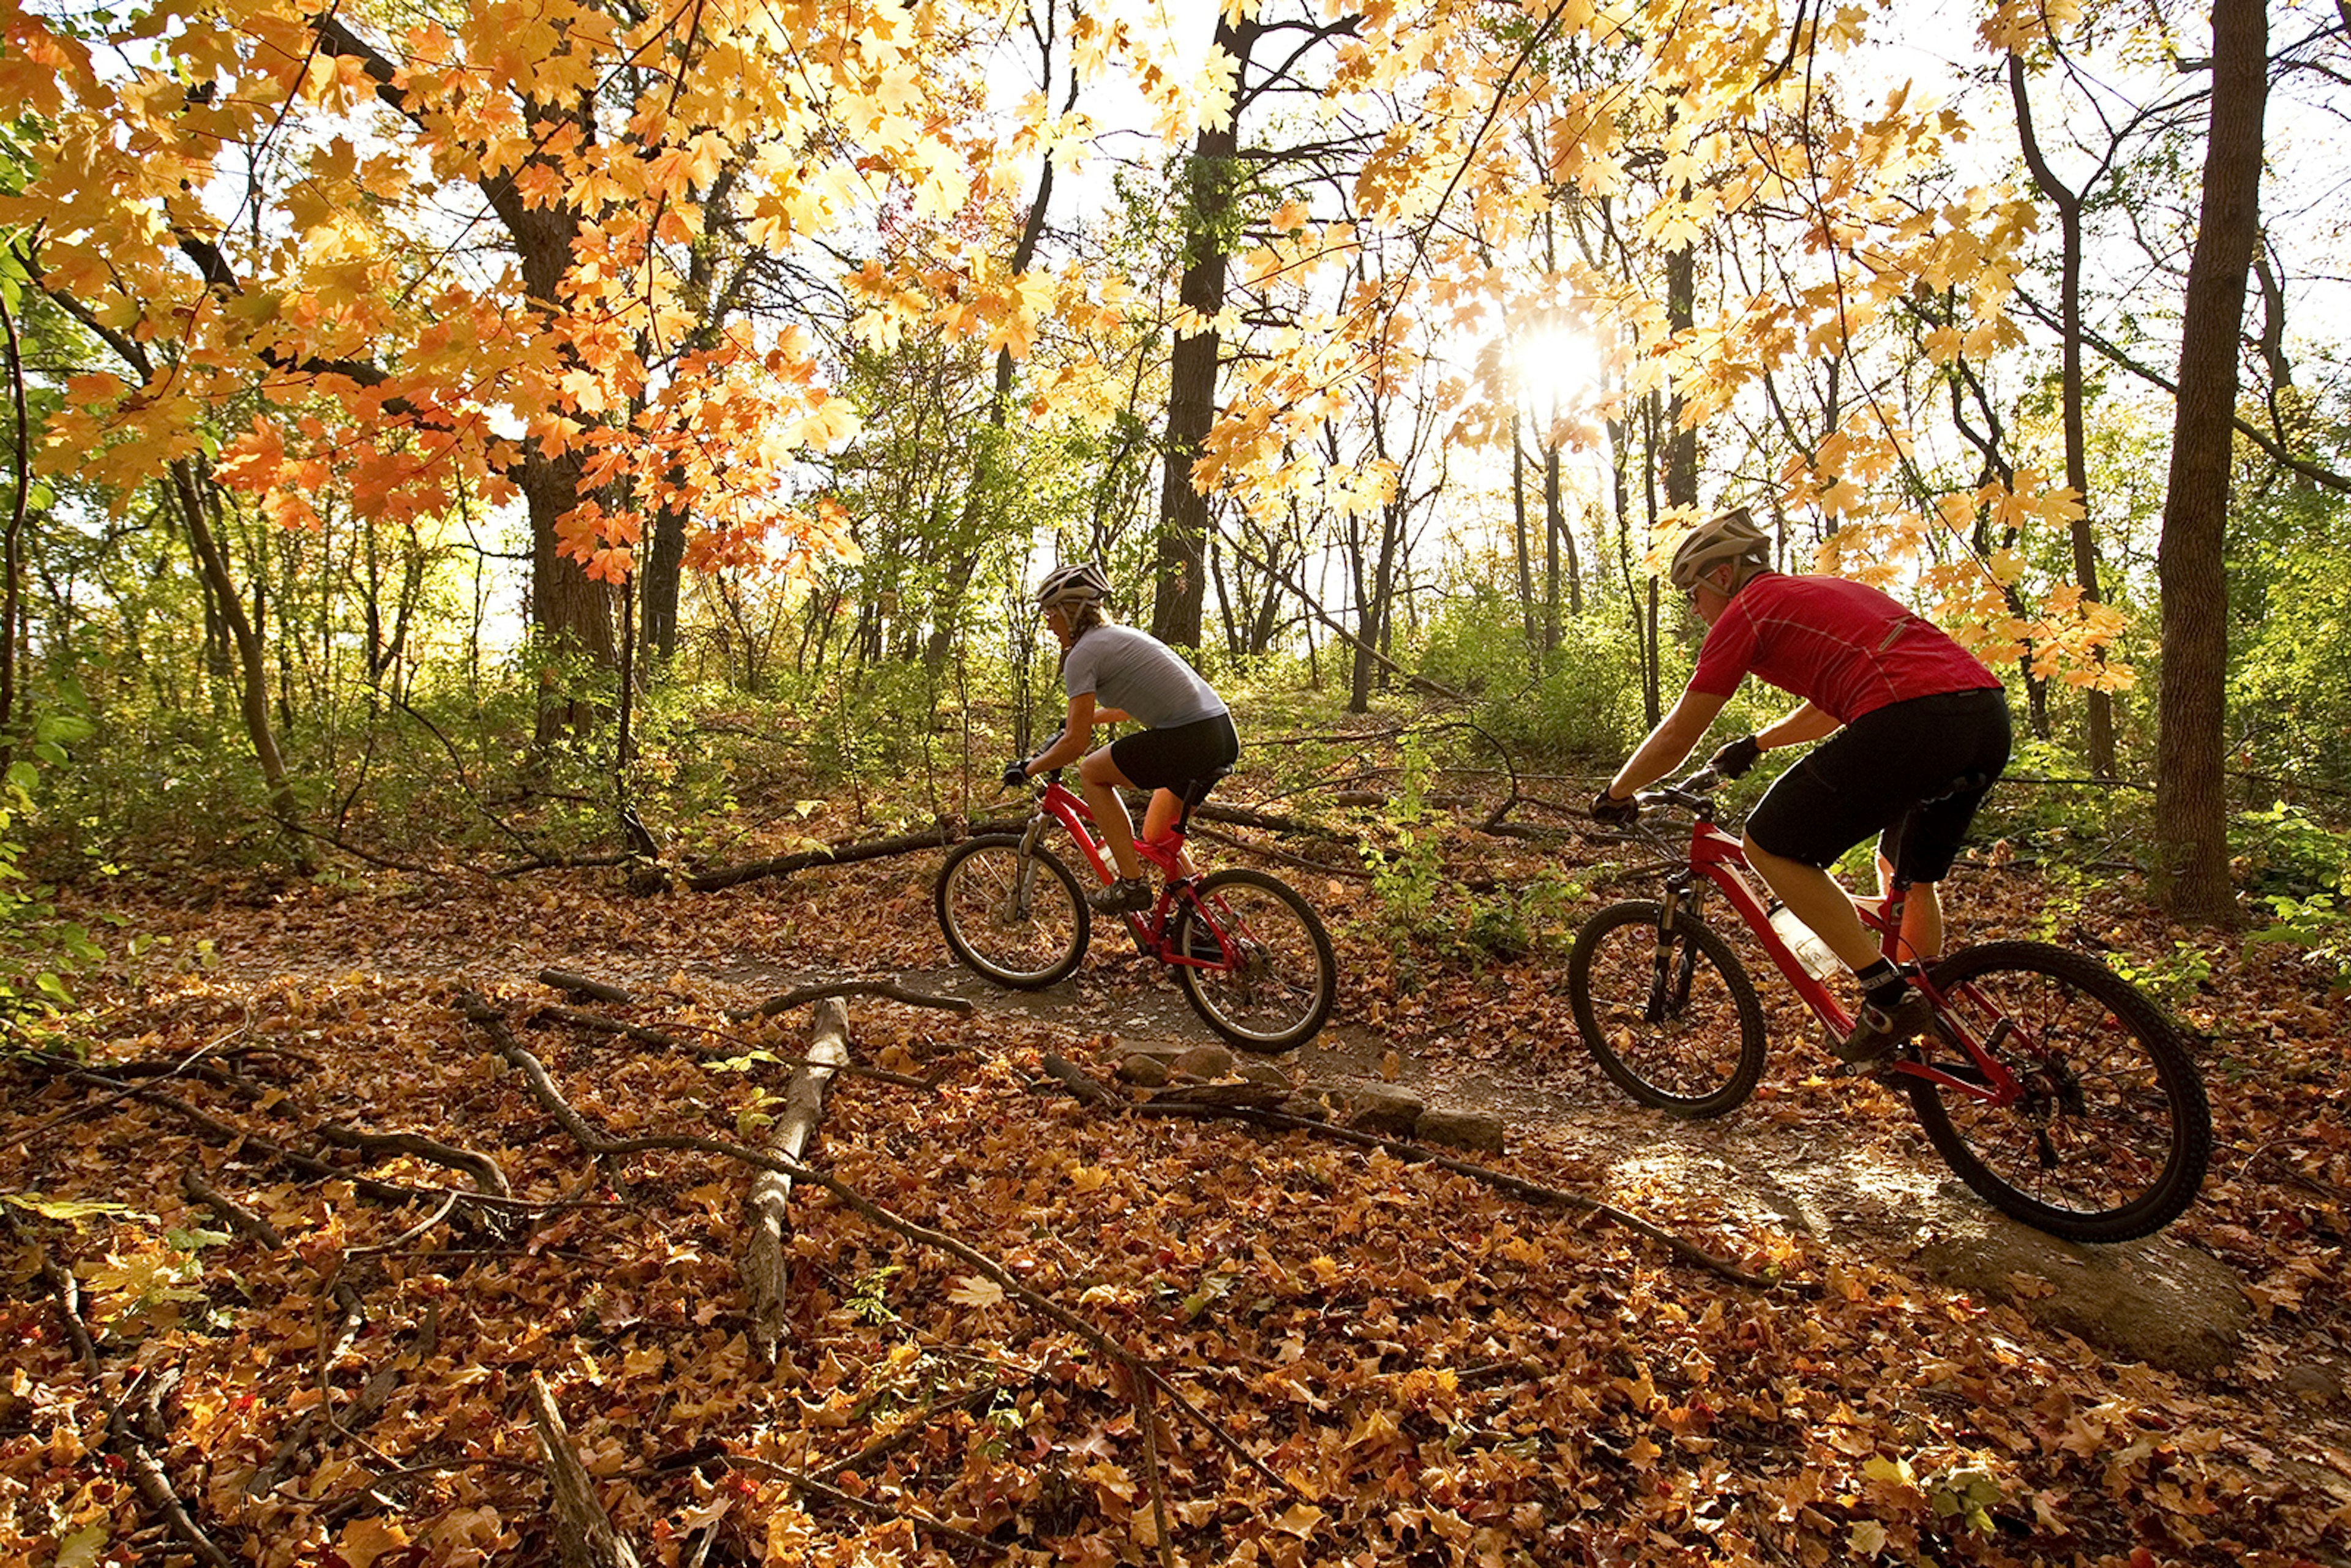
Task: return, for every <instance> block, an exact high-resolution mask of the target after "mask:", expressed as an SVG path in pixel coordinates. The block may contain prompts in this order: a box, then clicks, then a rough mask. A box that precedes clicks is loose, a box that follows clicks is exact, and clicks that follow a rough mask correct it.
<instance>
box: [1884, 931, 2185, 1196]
mask: <svg viewBox="0 0 2351 1568" xmlns="http://www.w3.org/2000/svg"><path fill="white" fill-rule="evenodd" d="M1934 979H1935V985H1936V988H1938V990H1940V991H1942V992H1943V994H1944V999H1945V1002H1946V1010H1947V1012H1948V1013H1949V1017H1950V1018H1951V1019H1952V1020H1953V1021H1954V1022H1956V1023H1958V1024H1959V1026H1960V1027H1961V1028H1963V1029H1964V1030H1967V1032H1968V1033H1969V1034H1970V1035H1971V1036H1973V1037H1974V1039H1975V1040H1976V1041H1977V1042H1978V1043H1979V1044H1980V1045H1981V1046H1982V1047H1983V1048H1984V1050H1985V1051H1986V1053H1987V1054H1988V1055H1991V1056H1992V1057H1994V1058H1996V1059H1997V1060H1998V1061H2001V1063H2002V1064H2003V1065H2005V1066H2006V1067H2007V1069H2008V1071H2011V1073H2014V1074H2015V1075H2016V1078H2017V1081H2018V1082H2019V1084H2020V1085H2021V1086H2022V1090H2023V1093H2022V1096H2021V1097H2020V1098H2019V1099H2018V1100H2017V1101H2016V1103H2014V1104H2011V1105H2009V1106H2006V1107H1999V1106H1994V1105H1991V1104H1988V1103H1985V1102H1983V1101H1980V1100H1977V1099H1974V1098H1972V1097H1971V1096H1970V1095H1968V1094H1965V1093H1962V1092H1959V1091H1957V1090H1946V1089H1944V1088H1942V1087H1941V1086H1940V1085H1938V1084H1936V1083H1933V1082H1929V1081H1928V1080H1926V1079H1923V1078H1917V1077H1914V1076H1911V1075H1908V1074H1901V1075H1900V1076H1901V1078H1902V1081H1903V1083H1904V1085H1905V1087H1906V1088H1907V1090H1908V1092H1909V1094H1910V1103H1911V1105H1912V1106H1913V1107H1914V1108H1915V1109H1916V1110H1917V1113H1918V1120H1919V1122H1920V1123H1921V1124H1923V1125H1924V1126H1925V1127H1926V1130H1927V1136H1928V1139H1930V1140H1931V1141H1932V1142H1933V1143H1934V1145H1935V1150H1936V1152H1937V1153H1938V1154H1939V1155H1942V1156H1943V1159H1944V1162H1945V1163H1946V1164H1948V1165H1949V1166H1950V1167H1951V1169H1952V1171H1953V1172H1954V1173H1956V1174H1957V1175H1958V1176H1959V1179H1960V1180H1961V1181H1963V1182H1965V1183H1967V1184H1968V1186H1970V1187H1971V1188H1973V1189H1974V1190H1975V1192H1976V1193H1977V1195H1978V1196H1980V1197H1982V1198H1983V1200H1984V1201H1985V1202H1986V1203H1989V1204H1991V1206H1992V1207H1994V1208H1997V1209H1999V1210H2000V1211H2001V1213H2002V1214H2005V1215H2008V1216H2010V1217H2011V1218H2015V1219H2021V1220H2022V1221H2023V1222H2024V1223H2025V1224H2027V1225H2030V1226H2032V1228H2034V1229H2036V1230H2045V1231H2047V1232H2048V1233H2049V1234H2050V1235H2052V1236H2057V1237H2062V1238H2064V1239H2066V1240H2069V1241H2127V1240H2130V1239H2133V1238H2135V1237H2140V1236H2147V1235H2152V1234H2153V1233H2154V1232H2156V1231H2158V1230H2160V1229H2162V1228H2164V1227H2165V1226H2166V1225H2168V1224H2170V1223H2171V1221H2173V1220H2174V1219H2177V1218H2179V1216H2180V1214H2181V1213H2182V1212H2183V1211H2184V1210H2185V1209H2186V1208H2187V1207H2188V1206H2189V1204H2190V1203H2193V1202H2194V1201H2195V1200H2196V1194H2197V1191H2198V1189H2199V1188H2200V1187H2201V1186H2203V1184H2204V1168H2205V1166H2206V1164H2207V1163H2208V1162H2209V1161H2210V1158H2211V1151H2212V1113H2211V1110H2210V1106H2209V1105H2208V1104H2207V1103H2206V1101H2205V1098H2204V1085H2203V1083H2202V1082H2201V1081H2200V1080H2199V1078H2198V1076H2197V1073H2196V1069H2195V1066H2194V1065H2193V1064H2192V1063H2191V1062H2190V1061H2189V1057H2188V1051H2187V1048H2186V1047H2185V1046H2184V1045H2182V1044H2181V1043H2180V1040H2179V1033H2178V1031H2177V1030H2174V1029H2173V1028H2172V1027H2171V1025H2170V1023H2169V1022H2168V1021H2167V1020H2166V1019H2165V1018H2164V1016H2163V1014H2162V1012H2161V1011H2160V1010H2158V1009H2157V1008H2156V1007H2155V1005H2154V1004H2153V1003H2151V1002H2149V1001H2148V1000H2147V998H2145V997H2143V996H2141V995H2140V994H2139V993H2138V992H2137V990H2136V989H2134V988H2132V987H2131V985H2130V983H2129V982H2128V981H2126V980H2124V979H2123V978H2122V977H2120V976H2118V975H2116V974H2115V973H2114V972H2113V971H2111V970H2109V969H2108V968H2107V967H2105V965H2103V964H2101V963H2099V962H2097V961H2096V960H2095V959H2094V958H2091V957H2089V956H2087V955H2085V954H2081V953H2075V952H2073V951H2070V950H2068V949H2066V948H2063V947H2052V946H2047V945H2046V944H2044V943H2040V942H1990V943H1986V944H1984V945H1983V946H1979V947H1969V948H1966V949H1964V950H1962V951H1960V952H1959V953H1955V954H1953V955H1952V956H1950V957H1949V958H1947V959H1945V960H1943V961H1942V962H1941V963H1940V964H1938V965H1937V966H1936V967H1935V970H1934ZM1921 1043H1922V1047H1923V1048H1924V1050H1925V1051H1927V1055H1926V1058H1925V1059H1926V1060H1927V1061H1928V1062H1929V1063H1930V1064H1931V1065H1934V1066H1937V1067H1939V1068H1941V1069H1943V1070H1944V1071H1947V1072H1949V1073H1950V1074H1951V1076H1953V1077H1955V1078H1959V1079H1962V1080H1964V1079H1968V1078H1970V1077H1972V1076H1974V1075H1975V1074H1976V1073H1977V1071H1978V1070H1977V1069H1976V1067H1975V1066H1974V1064H1973V1062H1971V1061H1970V1060H1969V1059H1968V1058H1967V1057H1966V1055H1965V1053H1963V1052H1961V1051H1959V1050H1958V1049H1957V1048H1956V1047H1955V1046H1953V1045H1952V1044H1951V1043H1949V1041H1947V1040H1940V1039H1930V1040H1926V1041H1922V1042H1921Z"/></svg>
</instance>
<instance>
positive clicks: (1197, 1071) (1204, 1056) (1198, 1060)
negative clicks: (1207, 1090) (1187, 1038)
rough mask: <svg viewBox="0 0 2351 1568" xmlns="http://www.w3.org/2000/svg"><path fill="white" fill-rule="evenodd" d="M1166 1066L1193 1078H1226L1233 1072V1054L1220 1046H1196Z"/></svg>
mask: <svg viewBox="0 0 2351 1568" xmlns="http://www.w3.org/2000/svg"><path fill="white" fill-rule="evenodd" d="M1168 1066H1169V1068H1170V1069H1171V1070H1172V1071H1175V1072H1179V1073H1186V1074H1189V1075H1190V1076H1192V1077H1194V1078H1206V1079H1217V1078H1228V1077H1230V1076H1231V1075H1232V1071H1233V1053H1232V1052H1231V1051H1227V1050H1226V1049H1225V1048H1224V1047H1223V1046H1221V1045H1196V1046H1194V1047H1193V1048H1192V1049H1191V1050H1189V1051H1185V1052H1184V1053H1182V1054H1181V1055H1179V1056H1178V1057H1176V1058H1175V1061H1172V1062H1170V1063H1168Z"/></svg>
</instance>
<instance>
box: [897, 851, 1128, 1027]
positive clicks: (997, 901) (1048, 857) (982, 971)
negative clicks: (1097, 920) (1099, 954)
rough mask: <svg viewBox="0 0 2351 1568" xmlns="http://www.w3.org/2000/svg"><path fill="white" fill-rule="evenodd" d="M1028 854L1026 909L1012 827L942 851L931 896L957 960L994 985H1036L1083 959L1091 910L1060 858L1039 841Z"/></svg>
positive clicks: (1053, 980) (1065, 974) (1062, 975)
mask: <svg viewBox="0 0 2351 1568" xmlns="http://www.w3.org/2000/svg"><path fill="white" fill-rule="evenodd" d="M1026 858H1027V860H1028V862H1029V865H1030V867H1031V869H1032V871H1033V873H1034V874H1033V876H1032V877H1031V878H1030V882H1029V900H1028V904H1027V907H1026V908H1025V909H1024V908H1021V907H1019V906H1018V904H1017V903H1016V894H1017V892H1018V889H1019V875H1020V867H1021V862H1022V859H1023V857H1022V855H1021V852H1020V838H1019V835H1018V834H1015V833H989V834H987V835H985V836H983V837H980V838H977V839H969V840H967V841H964V842H963V843H960V844H957V845H956V847H955V848H954V849H952V850H950V851H948V852H947V858H946V863H944V864H943V865H941V866H940V867H939V875H938V880H937V882H936V883H934V884H933V886H932V893H931V902H932V905H933V907H934V908H935V909H936V910H937V912H938V917H939V930H940V931H941V932H942V933H943V934H945V936H946V939H947V946H948V947H949V949H951V950H952V951H953V952H954V954H955V956H956V958H957V959H958V960H959V961H960V962H962V963H963V964H964V965H965V966H966V967H968V968H970V969H971V970H973V971H974V972H975V973H977V974H979V975H981V976H984V977H987V979H990V980H993V981H995V982H996V983H997V984H998V985H999V986H1008V987H1010V988H1012V989H1014V990H1020V991H1035V990H1042V989H1043V988H1045V987H1047V986H1050V985H1056V984H1058V983H1060V982H1061V981H1062V980H1066V979H1068V978H1069V977H1070V976H1071V975H1072V974H1074V973H1075V972H1076V971H1077V967H1078V966H1079V965H1080V964H1081V963H1082V962H1084V961H1085V956H1086V943H1087V942H1088V940H1089V939H1090V938H1091V937H1092V932H1093V924H1092V915H1093V912H1092V910H1091V909H1089V908H1088V907H1087V906H1086V898H1085V894H1084V893H1083V892H1082V891H1081V889H1080V887H1079V885H1078V878H1077V873H1074V872H1072V871H1071V869H1070V868H1069V867H1068V866H1067V865H1066V864H1064V863H1063V862H1061V859H1060V857H1058V856H1056V855H1055V854H1054V853H1053V852H1051V851H1050V850H1047V849H1042V848H1039V849H1035V850H1031V851H1029V854H1028V856H1027V857H1026Z"/></svg>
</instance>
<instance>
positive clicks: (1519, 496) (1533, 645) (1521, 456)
mask: <svg viewBox="0 0 2351 1568" xmlns="http://www.w3.org/2000/svg"><path fill="white" fill-rule="evenodd" d="M1520 418H1521V415H1520V413H1519V412H1518V411H1517V410H1516V409H1513V410H1511V412H1510V520H1511V523H1512V529H1511V542H1512V543H1513V544H1514V545H1515V546H1516V547H1517V551H1518V558H1519V626H1520V630H1521V631H1522V632H1524V634H1525V637H1526V643H1527V663H1528V664H1529V665H1530V666H1531V667H1534V668H1537V669H1540V668H1541V659H1540V658H1538V657H1537V655H1538V653H1540V652H1541V643H1538V642H1537V641H1536V640H1535V573H1534V561H1533V559H1532V558H1531V555H1530V554H1529V551H1528V549H1527V455H1526V448H1525V447H1524V446H1522V445H1520V443H1519V423H1520Z"/></svg>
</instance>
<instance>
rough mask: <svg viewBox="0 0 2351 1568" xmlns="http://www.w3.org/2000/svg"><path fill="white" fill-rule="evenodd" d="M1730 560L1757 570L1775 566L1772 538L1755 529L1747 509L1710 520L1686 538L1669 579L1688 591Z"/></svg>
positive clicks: (1669, 570)
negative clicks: (1704, 574) (1699, 579)
mask: <svg viewBox="0 0 2351 1568" xmlns="http://www.w3.org/2000/svg"><path fill="white" fill-rule="evenodd" d="M1726 560H1729V561H1738V562H1740V563H1742V564H1744V565H1748V566H1753V567H1764V566H1769V565H1770V564H1771V536H1770V535H1769V534H1766V533H1765V532H1764V531H1763V530H1762V529H1761V528H1757V527H1756V526H1755V519H1754V518H1753V517H1750V516H1749V515H1748V511H1747V508H1746V507H1735V508H1733V509H1732V510H1730V511H1728V512H1725V513H1723V514H1722V515H1721V516H1720V517H1709V518H1708V519H1707V520H1706V521H1705V522H1702V523H1700V524H1699V525H1698V527H1696V528H1692V529H1691V530H1690V531H1689V532H1687V533H1686V534H1684V535H1683V536H1682V542H1681V543H1680V544H1678V545H1677V546H1675V547H1674V563H1673V565H1672V566H1671V567H1670V568H1668V569H1667V573H1666V575H1667V577H1668V578H1669V579H1671V580H1672V582H1673V585H1674V586H1675V587H1676V588H1678V589H1681V590H1683V591H1688V589H1689V586H1690V584H1692V583H1694V582H1696V581H1697V580H1698V578H1699V577H1700V576H1701V575H1702V574H1703V573H1705V572H1706V571H1707V570H1708V569H1710V568H1712V567H1716V566H1719V565H1720V564H1722V563H1723V562H1724V561H1726ZM1740 575H1741V576H1744V575H1745V574H1744V573H1741V574H1740Z"/></svg>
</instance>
